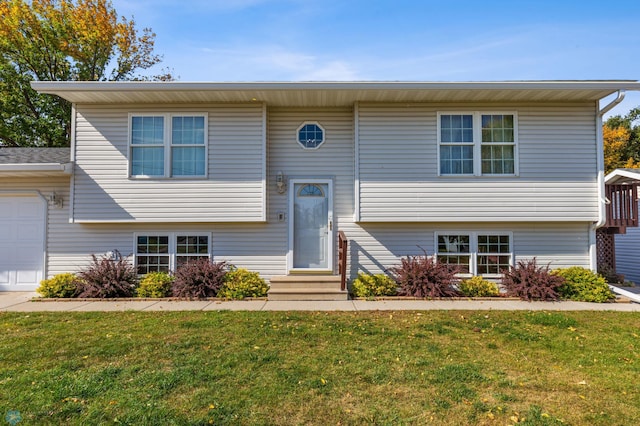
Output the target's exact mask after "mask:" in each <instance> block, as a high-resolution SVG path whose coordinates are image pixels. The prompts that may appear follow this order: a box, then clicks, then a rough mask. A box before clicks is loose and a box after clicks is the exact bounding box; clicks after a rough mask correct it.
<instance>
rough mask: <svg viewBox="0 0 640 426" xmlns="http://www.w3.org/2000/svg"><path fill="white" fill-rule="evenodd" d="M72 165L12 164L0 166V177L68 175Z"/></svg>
mask: <svg viewBox="0 0 640 426" xmlns="http://www.w3.org/2000/svg"><path fill="white" fill-rule="evenodd" d="M72 171H73V164H72V163H64V164H61V163H13V164H0V177H9V176H20V177H44V176H64V175H70V174H71V173H72Z"/></svg>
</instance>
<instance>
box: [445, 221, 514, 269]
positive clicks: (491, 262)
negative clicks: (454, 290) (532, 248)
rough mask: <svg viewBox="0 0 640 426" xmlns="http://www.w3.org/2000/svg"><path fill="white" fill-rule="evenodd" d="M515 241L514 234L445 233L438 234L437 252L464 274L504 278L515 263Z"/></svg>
mask: <svg viewBox="0 0 640 426" xmlns="http://www.w3.org/2000/svg"><path fill="white" fill-rule="evenodd" d="M511 240H512V237H511V235H510V234H486V233H475V232H474V233H442V234H437V235H436V246H437V247H436V253H437V257H438V260H439V261H441V262H444V263H447V264H450V265H457V266H458V267H459V268H460V274H463V275H483V276H500V275H501V274H502V271H503V270H504V269H507V268H509V267H510V266H511V264H512V259H513V250H512V245H511V244H512V241H511Z"/></svg>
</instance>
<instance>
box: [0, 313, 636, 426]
mask: <svg viewBox="0 0 640 426" xmlns="http://www.w3.org/2000/svg"><path fill="white" fill-rule="evenodd" d="M0 336H1V337H0V410H1V411H0V415H1V417H0V423H2V422H3V421H8V420H13V421H17V420H19V421H20V422H19V423H18V424H19V425H23V424H38V425H40V424H65V425H66V424H114V423H115V424H135V425H141V424H163V425H164V424H194V425H195V424H247V425H249V424H250V425H253V424H287V425H289V424H293V425H297V424H322V425H326V424H334V425H335V424H394V425H395V424H419V425H421V424H436V425H459V424H496V425H505V424H515V423H516V422H519V423H522V424H529V425H554V424H577V425H587V424H588V425H611V424H630V425H631V424H640V404H639V403H638V401H640V386H638V382H637V378H638V377H640V315H638V314H636V313H614V312H568V313H555V312H554V313H549V312H502V311H501V312H455V311H437V312H434V311H429V312H356V313H352V312H350V313H303V312H289V313H287V312H224V311H223V312H216V311H212V312H125V313H67V312H65V313H29V314H23V313H2V314H0Z"/></svg>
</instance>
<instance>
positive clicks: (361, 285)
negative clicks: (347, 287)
mask: <svg viewBox="0 0 640 426" xmlns="http://www.w3.org/2000/svg"><path fill="white" fill-rule="evenodd" d="M351 291H352V292H353V295H354V296H356V297H376V296H394V295H395V294H396V293H397V292H398V283H396V282H395V281H394V279H393V278H391V277H389V276H388V275H385V274H376V275H370V274H362V273H360V274H358V278H356V279H355V280H353V282H352V283H351Z"/></svg>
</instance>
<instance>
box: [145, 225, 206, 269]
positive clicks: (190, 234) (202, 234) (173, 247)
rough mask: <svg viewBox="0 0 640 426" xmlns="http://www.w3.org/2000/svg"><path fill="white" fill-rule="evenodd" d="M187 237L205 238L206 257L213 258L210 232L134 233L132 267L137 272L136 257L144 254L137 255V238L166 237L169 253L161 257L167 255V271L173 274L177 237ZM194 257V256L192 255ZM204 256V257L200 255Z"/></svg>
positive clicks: (175, 265)
mask: <svg viewBox="0 0 640 426" xmlns="http://www.w3.org/2000/svg"><path fill="white" fill-rule="evenodd" d="M179 236H180V237H181V236H188V237H207V256H208V257H209V259H212V258H213V253H212V243H211V240H212V235H211V232H201V231H183V232H182V231H178V232H166V231H146V232H136V233H134V235H133V260H134V261H133V266H134V268H135V270H136V271H138V256H145V254H144V253H138V237H168V238H169V253H167V254H164V253H163V254H161V256H164V255H168V256H169V271H171V272H174V271H175V270H176V268H177V265H178V262H177V259H178V257H180V255H178V250H177V249H178V241H177V240H178V237H179ZM156 255H158V254H155V253H153V254H151V256H156ZM193 256H195V255H193ZM202 256H204V255H202Z"/></svg>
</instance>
